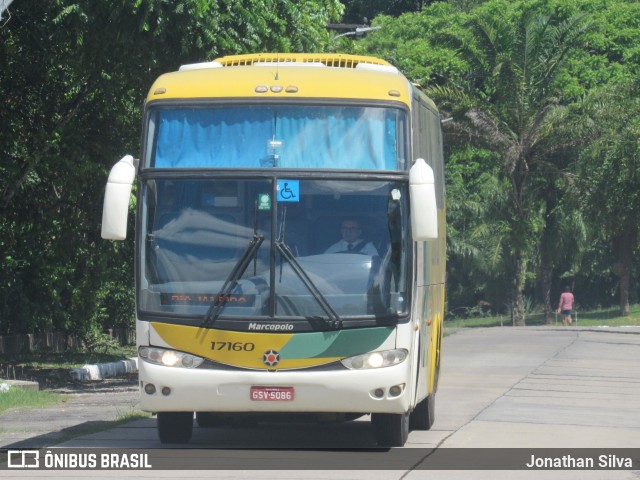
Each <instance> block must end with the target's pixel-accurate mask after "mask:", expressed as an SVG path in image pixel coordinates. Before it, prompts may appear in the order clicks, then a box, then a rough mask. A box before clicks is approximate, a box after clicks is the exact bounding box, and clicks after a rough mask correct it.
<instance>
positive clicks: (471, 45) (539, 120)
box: [430, 1, 587, 325]
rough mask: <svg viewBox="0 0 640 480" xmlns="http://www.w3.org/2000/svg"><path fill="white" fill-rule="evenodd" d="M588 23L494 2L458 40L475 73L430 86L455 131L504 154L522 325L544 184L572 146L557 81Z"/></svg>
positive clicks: (515, 312) (514, 305) (514, 297)
mask: <svg viewBox="0 0 640 480" xmlns="http://www.w3.org/2000/svg"><path fill="white" fill-rule="evenodd" d="M498 5H500V8H498V9H496V6H498ZM485 7H486V8H485ZM496 10H500V14H499V15H497V14H496ZM586 27H587V26H586V23H585V22H584V17H583V16H582V15H578V16H572V17H569V18H566V19H560V20H559V19H556V18H552V17H550V16H546V15H541V14H539V13H537V12H536V11H533V10H530V9H528V8H527V7H526V6H523V5H522V4H520V3H517V4H511V3H508V2H502V1H496V2H488V3H487V4H485V5H484V6H482V7H480V8H478V9H476V10H475V11H474V12H472V14H471V16H470V24H469V29H468V32H470V36H469V38H457V39H454V41H456V42H457V44H458V46H459V54H460V55H461V56H462V57H464V58H465V59H466V61H467V62H468V63H469V65H471V68H470V72H471V73H470V74H469V75H468V76H467V77H466V78H462V79H456V80H451V81H449V82H448V83H446V84H445V85H444V86H440V87H435V88H433V89H432V90H431V91H430V93H431V95H432V96H433V97H435V98H436V99H437V101H438V103H439V104H440V105H443V106H445V108H448V109H450V110H451V112H453V118H454V121H453V122H450V123H449V124H448V125H450V127H449V128H450V129H452V130H453V131H454V132H457V133H461V134H464V135H465V138H466V139H467V140H470V141H472V142H474V143H477V144H478V145H480V146H484V147H485V148H488V149H490V150H492V151H494V152H496V153H498V154H499V155H500V156H501V158H502V162H503V163H502V175H504V178H505V179H506V182H505V184H506V185H508V187H507V188H508V198H509V202H508V211H506V212H504V213H505V215H506V221H507V223H508V226H509V241H508V242H506V243H505V245H507V246H508V248H507V250H506V251H505V254H506V255H507V256H508V257H509V258H510V260H511V262H510V263H511V271H512V276H513V278H512V292H511V309H512V316H513V321H514V324H515V325H524V324H525V303H524V288H525V282H526V278H527V268H528V264H529V263H530V261H531V259H532V258H533V254H534V252H535V251H536V247H537V245H538V241H539V236H540V235H541V232H542V230H543V226H544V218H543V215H542V212H543V200H544V199H543V197H542V194H541V189H539V188H538V187H539V186H540V184H543V183H544V181H545V179H546V177H545V175H548V172H549V170H550V169H549V167H550V166H552V163H550V162H551V159H552V158H553V156H554V154H555V153H556V152H557V150H558V148H560V145H564V144H565V141H564V139H561V138H558V135H557V132H556V130H555V129H554V128H553V127H554V125H555V124H556V121H557V119H558V118H560V117H561V116H562V115H561V114H562V110H563V109H564V107H563V105H562V96H561V94H560V92H559V90H558V89H557V88H556V84H557V78H558V75H559V74H560V69H561V67H562V66H563V64H564V62H565V60H566V58H567V55H568V53H569V52H570V51H571V49H572V47H573V46H575V45H576V44H577V42H578V40H579V39H580V36H581V34H582V33H583V32H584V30H585V28H586ZM551 171H553V169H551ZM542 190H543V189H542Z"/></svg>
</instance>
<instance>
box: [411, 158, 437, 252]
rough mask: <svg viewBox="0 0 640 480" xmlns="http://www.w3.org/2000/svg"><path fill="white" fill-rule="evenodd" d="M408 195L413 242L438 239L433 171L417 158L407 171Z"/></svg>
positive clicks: (421, 159) (422, 160)
mask: <svg viewBox="0 0 640 480" xmlns="http://www.w3.org/2000/svg"><path fill="white" fill-rule="evenodd" d="M409 195H410V196H411V231H412V234H413V240H414V241H416V242H418V241H424V240H434V239H436V238H438V208H437V206H436V185H435V177H434V175H433V169H432V168H431V167H430V166H429V165H428V164H427V162H425V161H424V159H423V158H418V159H417V160H416V163H414V164H413V166H412V167H411V170H409Z"/></svg>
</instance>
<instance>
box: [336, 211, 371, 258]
mask: <svg viewBox="0 0 640 480" xmlns="http://www.w3.org/2000/svg"><path fill="white" fill-rule="evenodd" d="M340 234H341V235H342V239H341V240H339V241H337V242H336V243H334V244H333V245H331V246H330V247H329V248H327V250H326V251H325V253H351V252H353V253H362V254H365V255H371V256H377V255H378V250H376V247H374V246H373V244H372V243H371V242H367V241H366V240H365V239H364V238H362V227H360V223H359V222H358V221H357V220H356V219H355V218H345V219H344V220H342V224H341V226H340Z"/></svg>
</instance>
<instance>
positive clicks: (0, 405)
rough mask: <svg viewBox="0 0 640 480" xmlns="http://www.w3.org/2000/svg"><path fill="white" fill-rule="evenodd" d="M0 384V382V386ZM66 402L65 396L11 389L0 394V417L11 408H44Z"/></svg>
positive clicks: (0, 382)
mask: <svg viewBox="0 0 640 480" xmlns="http://www.w3.org/2000/svg"><path fill="white" fill-rule="evenodd" d="M2 383H3V381H2V380H0V384H2ZM67 400H68V396H67V395H61V394H59V393H53V392H47V391H44V390H43V391H41V390H29V389H26V388H20V387H11V388H10V389H9V390H8V391H6V392H1V393H0V415H2V414H3V413H6V412H7V411H8V410H10V409H12V408H21V409H23V408H26V409H28V408H44V407H49V406H51V405H56V404H58V403H62V402H65V401H67Z"/></svg>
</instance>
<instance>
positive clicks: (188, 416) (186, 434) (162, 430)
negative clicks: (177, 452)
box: [158, 412, 193, 443]
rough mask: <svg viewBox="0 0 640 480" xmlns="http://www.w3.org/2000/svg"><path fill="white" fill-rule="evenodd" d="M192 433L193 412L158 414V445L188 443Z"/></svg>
mask: <svg viewBox="0 0 640 480" xmlns="http://www.w3.org/2000/svg"><path fill="white" fill-rule="evenodd" d="M192 433H193V412H158V436H159V437H160V443H188V442H189V440H191V434H192Z"/></svg>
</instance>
